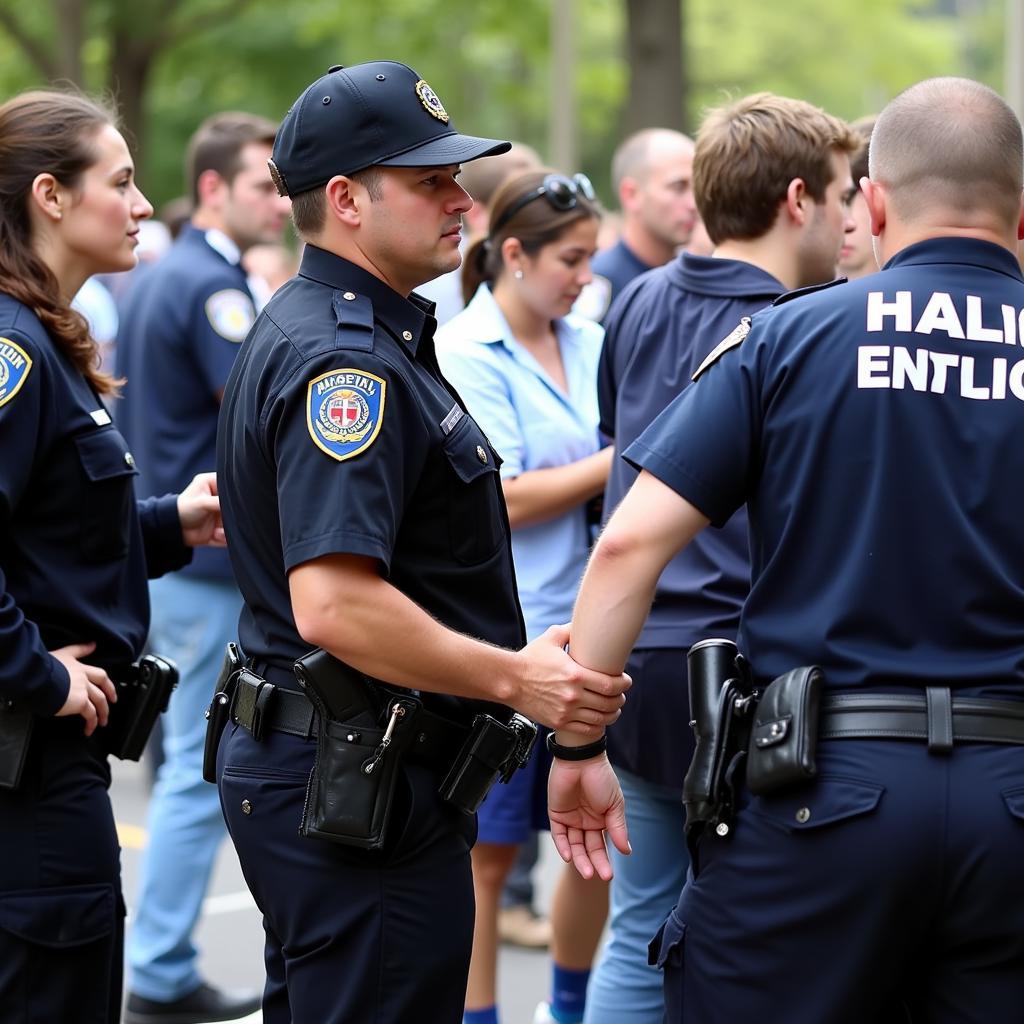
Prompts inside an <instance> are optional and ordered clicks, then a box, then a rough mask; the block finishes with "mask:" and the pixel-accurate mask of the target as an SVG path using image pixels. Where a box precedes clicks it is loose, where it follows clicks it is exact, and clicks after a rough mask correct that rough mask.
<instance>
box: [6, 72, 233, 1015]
mask: <svg viewBox="0 0 1024 1024" xmlns="http://www.w3.org/2000/svg"><path fill="white" fill-rule="evenodd" d="M152 212H153V208H152V207H151V206H150V205H149V203H148V202H147V201H146V198H145V197H144V196H143V195H142V193H141V192H140V191H139V189H138V187H137V186H136V185H135V181H134V170H133V165H132V160H131V157H130V155H129V153H128V147H127V146H126V144H125V141H124V139H123V138H122V137H121V135H120V133H119V132H118V130H117V129H116V127H115V126H114V117H113V115H112V114H111V113H110V112H109V111H107V110H105V109H103V108H102V107H100V106H99V105H97V104H96V103H94V102H92V101H91V100H89V99H86V98H85V97H83V96H80V95H77V94H70V93H60V92H48V91H39V92H30V93H25V94H23V95H21V96H18V97H16V98H15V99H12V100H10V101H8V102H7V103H5V104H3V105H2V106H0V849H2V850H3V871H2V872H0V1006H2V1007H3V1008H4V1009H3V1017H4V1020H5V1021H11V1022H12V1024H14V1022H19V1024H20V1022H23V1021H24V1022H29V1021H33V1022H34V1021H75V1022H76V1024H78V1022H81V1024H86V1022H90V1024H92V1022H104V1024H107V1022H110V1024H113V1022H116V1021H118V1020H119V1018H120V1004H121V960H122V939H123V922H124V902H123V900H122V898H121V884H120V868H119V852H120V851H119V848H118V843H117V834H116V831H115V828H114V820H113V814H112V812H111V807H110V801H109V798H108V796H107V788H108V786H109V784H110V770H109V766H108V764H107V755H106V753H105V749H106V746H105V742H104V735H105V728H106V726H107V722H108V716H109V714H110V705H111V703H112V702H114V701H116V699H117V693H116V686H115V681H122V680H126V679H128V678H129V677H130V673H131V671H132V664H133V662H134V661H135V659H136V658H137V657H138V656H139V654H140V652H141V649H142V645H143V643H144V642H145V639H146V632H147V628H148V619H149V604H148V598H147V592H146V578H147V575H149V576H155V575H159V574H160V573H162V572H165V571H168V570H171V569H175V568H178V567H180V566H181V565H183V564H184V563H185V562H187V561H188V559H189V557H190V554H189V548H188V545H194V544H205V543H214V544H223V530H222V528H221V527H220V520H219V512H218V504H217V498H216V496H215V495H216V488H215V485H214V482H213V478H212V474H205V475H203V476H201V477H197V478H196V479H195V480H193V482H192V483H191V484H190V485H189V487H188V488H186V490H185V491H184V492H183V493H182V494H181V495H179V496H174V495H169V496H167V497H163V498H158V499H153V500H150V501H147V502H142V503H138V504H136V502H135V500H134V497H133V494H132V477H133V476H134V475H135V469H134V459H133V458H132V455H131V453H130V452H129V451H128V450H127V447H126V445H125V443H124V440H123V439H122V437H121V435H120V434H119V433H118V432H117V430H116V429H115V427H114V426H113V424H112V423H111V419H110V416H109V414H108V413H107V411H106V410H105V408H104V406H103V402H102V398H103V397H104V396H108V395H111V394H113V393H115V392H116V390H117V383H118V382H115V381H114V380H112V379H111V378H110V377H109V376H107V375H105V374H102V373H100V371H99V370H98V368H97V367H98V358H97V347H96V344H95V342H94V341H93V339H92V338H91V337H90V336H89V332H88V327H87V325H86V322H85V320H84V319H83V318H82V316H81V315H80V314H78V313H76V312H74V311H73V310H72V309H71V306H70V303H71V300H72V298H73V297H74V295H75V293H76V292H77V291H78V289H79V288H80V287H81V286H82V284H83V282H84V281H86V280H87V279H88V278H89V277H90V276H91V275H92V274H96V273H107V272H112V271H120V270H128V269H130V268H131V267H133V266H134V265H135V246H136V244H137V235H138V229H139V224H140V222H141V221H143V220H144V219H145V218H147V217H149V216H150V215H151V214H152Z"/></svg>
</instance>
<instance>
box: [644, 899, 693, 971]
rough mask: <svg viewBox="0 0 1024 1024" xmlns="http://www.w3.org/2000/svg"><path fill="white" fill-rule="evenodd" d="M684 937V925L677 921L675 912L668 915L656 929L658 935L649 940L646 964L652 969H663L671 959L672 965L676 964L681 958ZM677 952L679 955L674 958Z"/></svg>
mask: <svg viewBox="0 0 1024 1024" xmlns="http://www.w3.org/2000/svg"><path fill="white" fill-rule="evenodd" d="M685 935H686V925H685V924H683V922H682V921H680V920H678V918H677V917H676V915H675V912H673V913H671V914H669V915H668V917H667V918H666V919H665V923H664V924H663V925H662V926H661V927H660V928H659V929H658V934H657V935H655V936H654V938H653V939H651V944H650V945H649V946H648V947H647V962H648V963H649V964H650V965H651V966H652V967H658V968H663V967H664V966H665V964H666V963H667V962H668V961H669V958H670V957H671V958H672V962H673V963H678V962H680V960H681V957H682V947H683V938H684V937H685ZM677 951H678V953H679V955H678V956H674V955H673V954H675V953H676V952H677Z"/></svg>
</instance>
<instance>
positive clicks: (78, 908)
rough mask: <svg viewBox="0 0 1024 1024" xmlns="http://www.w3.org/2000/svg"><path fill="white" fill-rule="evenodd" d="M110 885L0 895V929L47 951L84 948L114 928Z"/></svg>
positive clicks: (33, 890)
mask: <svg viewBox="0 0 1024 1024" xmlns="http://www.w3.org/2000/svg"><path fill="white" fill-rule="evenodd" d="M114 913H115V900H114V887H113V886H112V885H76V886H67V887H65V888H60V889H28V890H22V891H19V892H6V893H0V928H2V929H3V930H4V931H7V932H10V933H11V934H13V935H17V936H18V938H20V939H23V940H24V941H25V942H31V943H34V944H35V945H37V946H46V947H48V948H50V949H70V948H72V947H74V946H84V945H86V944H87V943H90V942H95V941H96V940H97V939H102V938H105V937H106V936H108V935H109V934H110V933H111V932H112V931H113V928H114V921H115V917H114Z"/></svg>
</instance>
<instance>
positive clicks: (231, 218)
mask: <svg viewBox="0 0 1024 1024" xmlns="http://www.w3.org/2000/svg"><path fill="white" fill-rule="evenodd" d="M274 131H275V125H274V124H273V123H272V122H270V121H267V120H266V119H264V118H258V117H254V116H253V115H251V114H242V113H222V114H217V115H215V116H214V117H212V118H210V119H208V120H207V121H206V122H204V123H203V124H202V125H200V127H199V128H198V129H197V131H196V132H195V134H194V135H193V137H192V140H191V142H190V144H189V151H188V158H187V161H186V163H187V168H186V171H187V176H188V180H189V184H190V186H191V189H192V195H193V202H194V204H195V208H194V211H193V215H192V220H191V223H190V224H189V225H187V226H186V227H185V228H184V230H183V231H182V233H181V234H180V235H179V236H178V238H177V240H176V241H175V244H174V246H173V247H172V248H171V250H170V251H169V252H168V253H167V255H166V256H164V257H163V259H161V260H160V261H159V262H158V263H156V264H155V265H154V266H153V267H152V268H151V269H149V270H148V271H147V272H146V273H144V274H142V275H141V276H140V277H139V279H138V281H137V282H136V283H135V285H134V287H133V288H132V289H131V290H130V292H129V293H128V297H127V300H126V304H125V307H124V309H123V312H122V317H121V326H120V331H119V335H118V345H117V359H118V373H120V374H123V375H124V376H125V377H126V378H127V380H128V383H127V386H126V388H125V397H124V401H123V402H122V403H121V406H120V408H119V409H118V410H117V413H116V415H117V419H118V423H119V424H120V426H121V428H122V430H123V431H124V434H125V436H126V437H127V438H128V439H129V440H130V443H131V445H132V447H133V449H134V450H135V454H136V458H137V460H138V467H139V472H140V487H139V490H140V493H142V494H163V493H165V492H166V491H168V490H177V489H179V488H180V487H181V486H182V485H183V484H184V482H186V481H188V480H189V479H191V477H192V476H193V475H194V474H195V473H196V472H198V471H200V470H203V469H206V470H210V469H212V468H213V466H214V463H215V461H216V437H217V413H218V410H219V408H220V398H221V394H222V392H223V389H224V383H225V381H226V380H227V377H228V373H229V372H230V370H231V367H232V365H233V363H234V361H235V356H236V355H237V354H238V349H239V346H240V345H241V343H242V341H243V339H244V338H245V335H246V333H247V332H248V330H249V328H250V327H251V326H252V323H253V320H254V319H255V317H256V310H255V308H254V304H253V297H252V294H251V292H250V290H249V285H248V281H247V278H246V273H245V271H244V270H243V269H242V266H241V263H240V260H241V257H242V254H243V253H244V252H245V250H246V249H248V248H249V247H250V246H252V245H256V244H258V243H261V242H272V241H275V242H276V241H279V240H280V238H281V234H282V232H283V230H284V226H285V223H286V221H287V217H288V202H287V200H286V199H282V198H281V197H279V196H278V195H277V190H276V189H275V188H274V184H273V182H272V181H271V180H270V173H269V171H268V170H267V159H268V158H269V156H270V151H271V145H272V143H273V139H274ZM150 595H151V600H152V605H153V622H152V627H151V630H150V643H151V644H152V645H153V647H154V648H155V649H156V650H159V651H161V652H163V653H166V654H167V655H168V656H169V657H171V658H173V659H174V660H175V661H176V662H177V664H178V667H179V669H180V671H181V681H180V683H179V685H178V688H177V690H176V691H175V692H174V695H173V697H172V698H171V703H170V708H169V710H168V713H167V714H166V715H165V716H164V718H163V719H162V722H163V727H164V754H165V757H164V761H163V763H162V764H161V766H160V770H159V774H158V776H157V782H156V787H155V789H154V792H153V800H152V803H151V805H150V813H149V824H148V827H149V843H148V845H147V848H146V853H145V856H144V857H143V862H142V879H141V889H140V892H139V897H138V900H137V902H136V912H135V918H134V921H133V922H132V929H131V933H130V935H129V941H128V963H129V966H130V968H131V979H130V982H129V990H130V991H129V995H128V1000H127V1005H126V1008H125V1010H126V1018H125V1019H126V1024H158V1022H160V1021H166V1020H173V1021H174V1022H176V1024H181V1022H186V1024H187V1022H188V1021H197V1022H198V1021H202V1022H206V1021H211V1020H232V1019H234V1018H236V1017H241V1016H246V1015H247V1014H249V1013H251V1012H252V1011H253V1010H254V1009H255V1008H256V1007H257V1006H258V1005H259V1000H258V997H255V996H251V995H250V996H248V997H240V996H239V997H233V996H229V995H227V994H224V993H221V992H219V991H217V990H216V989H214V988H212V987H211V986H209V985H207V984H205V983H204V982H203V981H202V979H201V978H200V976H199V973H198V970H197V967H196V959H197V953H198V951H197V950H196V947H195V945H194V944H193V942H192V932H193V930H194V928H195V925H196V921H197V919H198V916H199V912H200V908H201V907H202V901H203V897H204V896H205V895H206V887H207V883H208V881H209V878H210V872H211V870H212V868H213V862H214V858H215V856H216V853H217V849H218V848H219V846H220V844H221V842H222V841H223V839H224V835H225V831H224V820H223V815H222V814H221V810H220V804H219V802H218V800H217V793H216V791H215V790H214V789H213V787H212V786H209V785H207V784H206V783H204V782H203V778H202V757H203V739H204V733H205V730H204V725H205V723H204V720H203V712H204V711H205V709H206V706H207V704H208V703H209V701H210V695H211V694H212V693H213V684H214V680H215V679H216V676H217V671H218V669H219V667H220V663H221V660H222V657H223V652H224V645H225V644H226V643H227V642H228V641H229V640H232V639H234V637H235V635H236V630H237V627H238V614H239V611H240V610H241V598H240V596H239V594H238V587H237V585H236V584H235V581H234V578H233V576H232V573H231V565H230V563H229V561H228V556H227V552H225V551H215V550H207V551H199V552H196V557H195V559H194V560H193V562H192V564H191V565H190V566H189V567H188V568H187V569H185V570H183V571H182V572H180V573H175V574H172V575H169V576H166V577H164V578H163V579H160V580H157V581H155V582H154V583H153V584H151V586H150Z"/></svg>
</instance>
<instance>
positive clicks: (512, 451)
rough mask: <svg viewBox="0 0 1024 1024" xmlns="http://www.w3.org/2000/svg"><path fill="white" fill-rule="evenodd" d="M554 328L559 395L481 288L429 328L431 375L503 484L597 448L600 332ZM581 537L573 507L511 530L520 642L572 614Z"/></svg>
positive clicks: (578, 321) (585, 530)
mask: <svg viewBox="0 0 1024 1024" xmlns="http://www.w3.org/2000/svg"><path fill="white" fill-rule="evenodd" d="M554 327H555V335H556V337H557V339H558V346H559V350H560V352H561V355H562V365H563V367H564V369H565V376H566V382H567V384H568V388H569V390H568V393H566V392H565V391H562V389H561V388H560V387H558V385H557V384H555V382H554V381H553V380H552V379H551V377H550V376H549V375H548V374H547V372H546V371H545V370H544V369H543V367H542V366H541V365H540V363H538V362H537V360H536V359H535V358H534V357H533V356H532V355H531V354H530V352H529V351H528V350H527V349H525V348H524V347H523V346H522V345H520V344H519V342H518V341H516V339H515V337H514V336H513V334H512V329H511V328H510V327H509V325H508V322H507V321H506V320H505V317H504V315H503V314H502V312H501V309H500V307H499V306H498V304H497V302H495V301H494V296H493V295H492V294H491V290H490V288H489V287H488V286H487V285H486V284H484V285H481V286H480V289H479V290H478V291H477V293H476V295H475V296H474V297H473V299H472V301H471V302H470V303H469V305H468V306H467V307H466V309H465V310H463V311H462V312H461V313H460V314H459V315H458V316H456V317H455V318H454V319H453V320H452V321H450V322H449V323H448V324H446V325H445V326H444V327H442V328H441V329H440V330H439V331H438V335H437V354H438V359H439V361H440V363H441V369H442V371H443V372H444V374H445V376H446V377H447V378H448V379H449V380H450V381H451V382H452V383H453V384H454V385H455V387H456V388H457V389H458V391H459V394H461V395H462V397H463V398H464V399H465V400H466V404H467V405H468V407H469V411H470V413H472V415H473V418H474V419H475V420H476V421H477V422H478V423H479V424H480V426H481V427H483V429H484V432H485V433H486V434H487V436H488V438H489V439H490V442H491V444H492V445H494V447H495V449H496V450H497V452H498V454H499V455H500V456H501V459H502V463H501V476H502V477H505V478H508V479H511V478H512V477H516V476H519V475H520V474H521V473H524V472H528V471H530V470H535V469H547V468H550V467H553V466H566V465H568V464H569V463H572V462H577V461H579V460H580V459H583V458H586V457H587V456H588V455H593V454H594V453H595V452H597V451H598V450H599V449H600V447H601V443H600V438H599V435H598V430H597V360H598V357H599V355H600V352H601V339H602V336H603V333H604V332H603V331H602V330H601V328H600V327H599V326H598V325H597V324H595V323H593V322H592V321H590V320H586V319H584V318H582V317H576V316H572V315H571V314H570V315H569V316H567V317H564V318H562V319H560V320H556V321H555V324H554ZM590 532H591V531H590V527H589V526H588V524H587V514H586V508H585V507H584V506H583V505H580V506H578V507H577V508H574V509H570V510H569V511H568V512H564V513H563V514H561V515H559V516H555V517H553V518H551V519H547V520H545V521H544V522H541V523H532V524H530V525H527V526H521V527H518V528H517V529H516V530H514V531H513V533H512V553H513V555H514V557H515V565H516V579H517V581H518V585H519V599H520V601H521V602H522V606H523V616H524V617H525V619H526V631H527V636H528V637H529V638H530V639H533V638H534V637H536V636H539V635H540V634H541V633H543V632H544V630H545V629H547V628H548V627H549V626H551V625H553V624H555V623H560V622H568V621H569V619H570V618H572V606H573V602H574V601H575V599H576V591H577V589H578V588H579V582H580V576H581V575H582V573H583V569H584V567H585V565H586V561H587V555H588V553H589V551H590Z"/></svg>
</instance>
